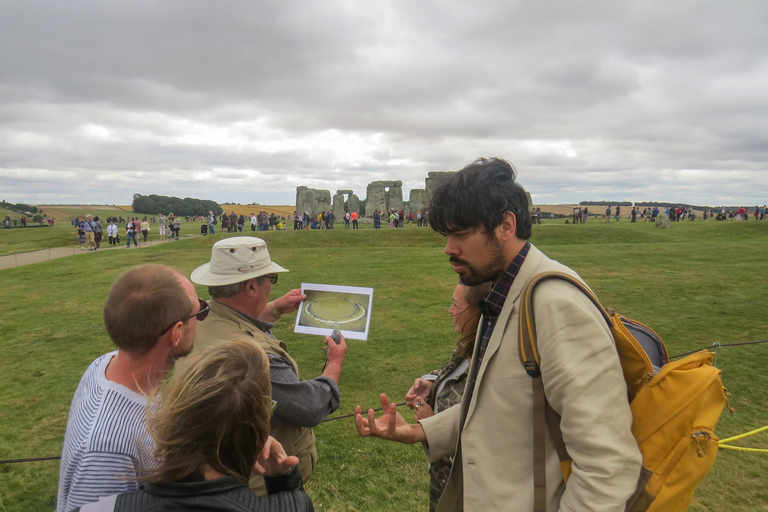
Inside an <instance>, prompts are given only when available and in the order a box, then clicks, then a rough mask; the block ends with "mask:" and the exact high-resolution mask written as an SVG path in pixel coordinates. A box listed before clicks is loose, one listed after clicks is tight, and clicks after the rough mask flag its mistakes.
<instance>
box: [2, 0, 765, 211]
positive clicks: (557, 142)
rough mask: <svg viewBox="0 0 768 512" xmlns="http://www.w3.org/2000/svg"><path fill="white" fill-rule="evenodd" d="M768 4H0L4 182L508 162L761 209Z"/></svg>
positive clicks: (222, 193)
mask: <svg viewBox="0 0 768 512" xmlns="http://www.w3.org/2000/svg"><path fill="white" fill-rule="evenodd" d="M767 19H768V4H766V3H765V2H761V1H758V0H753V1H750V0H737V1H733V2H729V3H723V2H716V1H709V0H700V1H694V2H678V3H674V2H673V3H672V4H670V3H669V2H661V1H656V0H651V1H648V0H645V1H639V0H629V1H626V2H612V1H604V0H595V1H591V2H568V1H565V0H555V1H552V2H539V3H532V2H522V1H511V2H498V1H491V0H480V1H476V2H473V3H471V4H470V3H467V2H461V1H455V0H447V1H439V2H438V1H435V0H427V1H420V2H406V1H383V2H356V1H352V0H335V1H333V0H330V1H329V0H323V1H317V0H305V1H295V0H288V1H284V2H239V1H226V0H225V1H221V2H207V1H201V0H183V1H182V0H171V1H167V0H163V1H159V0H158V1H154V2H152V1H150V2H139V3H136V2H112V1H110V2H104V1H88V0H74V1H73V2H65V3H61V2H53V1H49V2H29V1H21V0H9V1H7V2H3V3H2V5H0V69H3V73H2V74H0V179H1V180H2V182H3V187H2V191H3V192H2V194H0V195H2V196H3V197H2V198H3V199H6V200H9V201H12V202H27V203H109V204H128V203H130V201H131V198H132V194H134V193H141V194H145V195H146V194H152V193H157V194H164V195H176V196H180V197H186V196H191V197H200V198H206V199H214V200H217V201H220V202H224V201H235V202H240V203H250V202H259V203H261V204H292V203H293V202H294V200H295V190H296V187H297V186H299V185H306V186H309V187H312V188H322V189H329V190H331V191H332V192H334V191H335V190H336V189H353V190H355V192H356V193H357V194H358V195H359V196H360V197H361V198H363V197H364V196H365V189H366V185H367V184H368V183H369V182H371V181H374V180H382V179H387V180H390V179H399V180H402V181H403V185H404V188H405V190H406V194H405V197H406V198H407V191H408V190H409V189H411V188H423V187H424V178H425V177H426V175H427V172H429V171H434V170H446V169H448V170H452V169H457V168H460V167H462V166H463V165H465V164H466V163H468V162H470V161H472V160H473V159H474V158H476V157H478V156H500V157H504V158H507V159H509V160H511V161H512V162H513V163H514V164H515V165H516V167H517V168H518V170H519V171H520V178H519V179H520V182H521V183H522V184H523V185H524V186H525V187H526V188H528V189H529V190H530V191H531V192H532V193H533V195H534V200H535V201H536V202H538V203H571V202H578V201H580V200H601V199H608V200H630V201H643V200H658V201H673V202H691V203H699V204H737V203H738V204H741V203H744V204H748V205H754V204H758V203H759V204H764V203H766V201H767V199H766V197H765V194H766V193H765V190H766V188H767V186H768V172H766V163H767V162H768V115H766V114H768V97H766V94H765V92H764V91H765V90H766V89H768V57H766V56H767V55H768V51H767V50H768V31H766V30H765V26H766V20H767Z"/></svg>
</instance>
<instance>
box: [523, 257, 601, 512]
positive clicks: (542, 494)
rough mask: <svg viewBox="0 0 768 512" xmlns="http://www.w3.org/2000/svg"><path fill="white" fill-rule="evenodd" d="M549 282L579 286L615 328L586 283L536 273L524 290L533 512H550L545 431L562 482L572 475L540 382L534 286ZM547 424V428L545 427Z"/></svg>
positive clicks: (554, 414) (557, 418) (556, 421)
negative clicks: (556, 456)
mask: <svg viewBox="0 0 768 512" xmlns="http://www.w3.org/2000/svg"><path fill="white" fill-rule="evenodd" d="M546 279H563V280H565V281H568V282H569V283H571V284H573V285H574V286H576V287H577V288H578V289H580V290H581V291H582V292H584V293H585V294H586V295H587V297H589V298H590V300H592V302H593V303H594V304H595V306H596V307H597V309H598V310H600V313H601V314H602V315H603V318H605V321H606V322H607V323H608V325H609V326H610V327H613V321H612V320H611V317H610V315H609V314H608V312H607V311H606V310H605V308H603V306H602V305H601V304H600V301H599V300H598V299H597V297H596V296H595V294H594V293H592V290H590V289H589V288H588V287H587V286H586V285H585V284H584V283H582V282H581V281H580V280H578V279H576V278H575V277H573V276H572V275H570V274H566V273H565V272H542V273H541V274H537V275H535V276H534V277H532V278H531V279H529V280H528V282H527V283H526V284H525V286H524V287H523V291H522V294H521V297H522V300H521V301H520V325H519V331H518V342H519V354H520V361H521V362H522V363H523V367H525V371H526V372H527V373H528V375H530V376H531V384H532V386H533V510H534V512H546V510H547V489H546V482H547V472H546V453H545V451H546V434H545V433H546V431H547V430H548V431H549V435H550V436H551V437H552V441H553V442H554V444H555V449H556V450H557V455H558V458H559V459H560V466H561V470H562V471H563V480H567V479H568V476H570V463H569V461H570V459H571V457H570V456H569V455H568V450H567V449H566V446H565V442H564V441H563V434H562V432H561V431H560V416H559V415H558V414H557V412H556V411H555V410H554V409H553V408H552V406H551V405H549V402H548V401H547V397H546V395H545V393H544V383H543V382H542V380H541V367H540V363H541V359H540V357H539V351H538V347H537V346H536V320H535V318H534V316H533V290H534V287H535V286H536V285H537V284H538V283H540V282H541V281H544V280H546ZM545 425H546V428H545Z"/></svg>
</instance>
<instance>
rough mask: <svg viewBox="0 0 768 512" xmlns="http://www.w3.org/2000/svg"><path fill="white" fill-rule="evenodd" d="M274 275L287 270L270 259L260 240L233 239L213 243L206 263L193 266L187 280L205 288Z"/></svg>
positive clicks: (262, 241) (247, 237)
mask: <svg viewBox="0 0 768 512" xmlns="http://www.w3.org/2000/svg"><path fill="white" fill-rule="evenodd" d="M276 272H288V270H286V269H284V268H283V267H281V266H280V265H278V264H277V263H274V262H273V261H272V259H270V257H269V250H267V243H266V242H265V241H264V240H262V239H261V238H256V237H254V236H234V237H231V238H225V239H224V240H219V241H218V242H216V243H215V244H213V249H212V250H211V261H210V263H206V264H204V265H201V266H199V267H197V268H196V269H195V270H194V271H193V272H192V276H191V277H190V278H191V280H192V282H193V283H197V284H202V285H205V286H224V285H228V284H235V283H240V282H242V281H247V280H248V279H253V278H255V277H260V276H265V275H267V274H274V273H276Z"/></svg>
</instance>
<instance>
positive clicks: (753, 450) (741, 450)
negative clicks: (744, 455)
mask: <svg viewBox="0 0 768 512" xmlns="http://www.w3.org/2000/svg"><path fill="white" fill-rule="evenodd" d="M720 448H726V449H728V450H738V451H740V452H760V453H768V450H766V449H764V448H743V447H741V446H731V445H729V444H721V445H720Z"/></svg>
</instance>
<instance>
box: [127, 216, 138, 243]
mask: <svg viewBox="0 0 768 512" xmlns="http://www.w3.org/2000/svg"><path fill="white" fill-rule="evenodd" d="M125 238H126V239H127V243H126V244H125V247H126V248H128V247H130V246H131V239H133V245H134V247H138V246H139V243H138V242H137V241H136V228H134V226H133V219H132V218H131V217H128V222H126V223H125Z"/></svg>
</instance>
